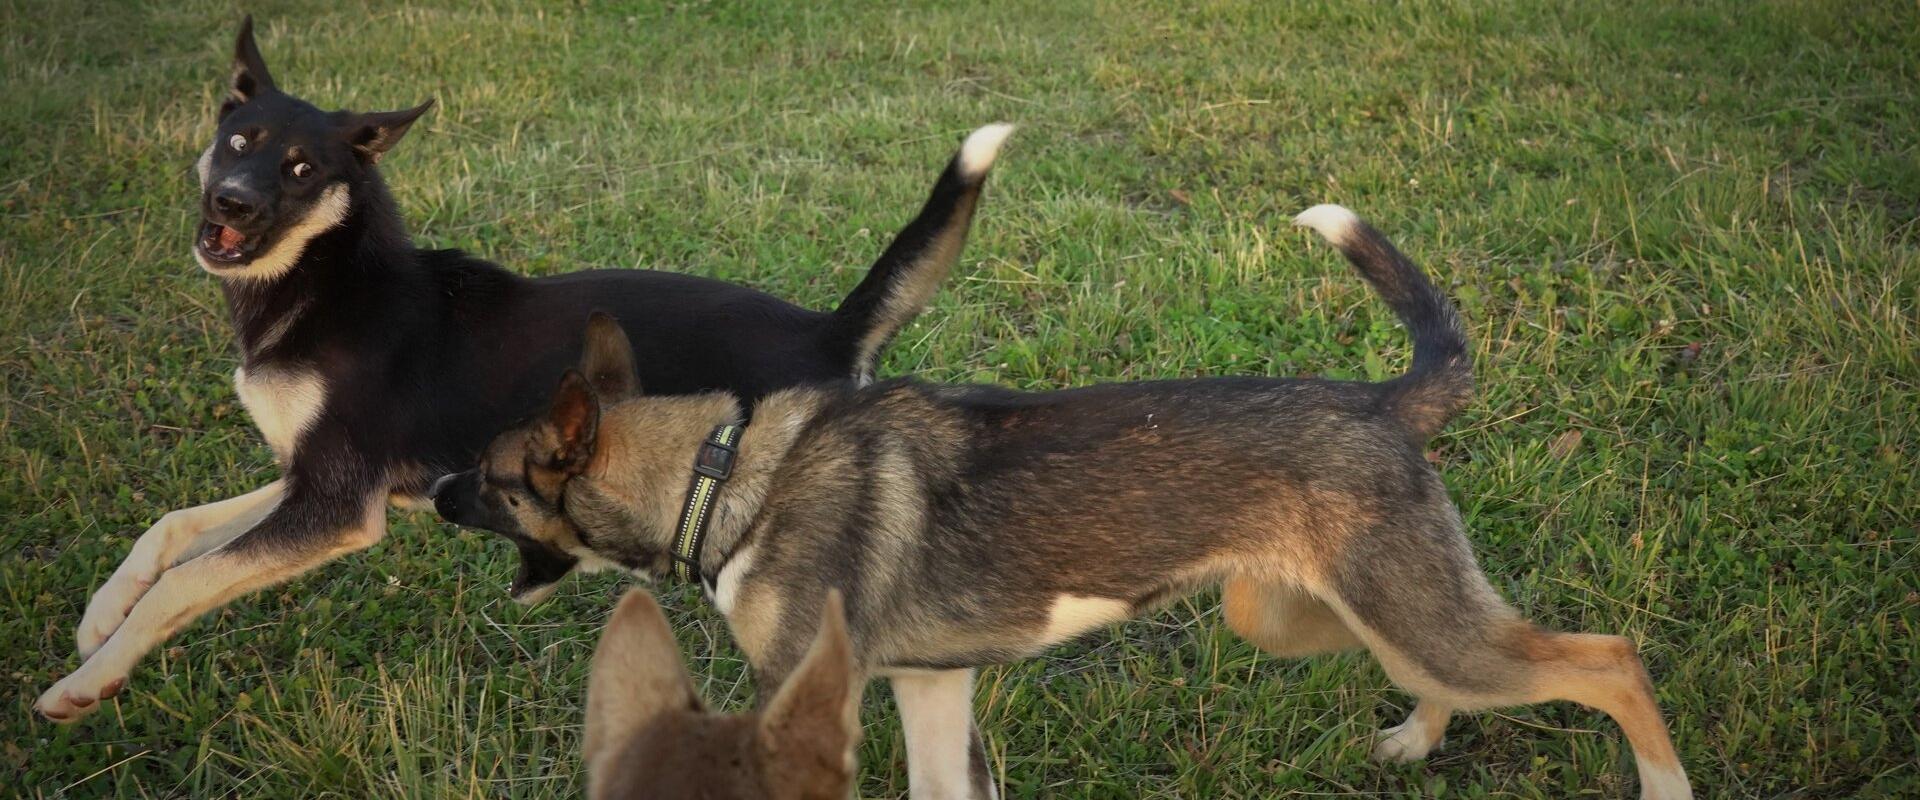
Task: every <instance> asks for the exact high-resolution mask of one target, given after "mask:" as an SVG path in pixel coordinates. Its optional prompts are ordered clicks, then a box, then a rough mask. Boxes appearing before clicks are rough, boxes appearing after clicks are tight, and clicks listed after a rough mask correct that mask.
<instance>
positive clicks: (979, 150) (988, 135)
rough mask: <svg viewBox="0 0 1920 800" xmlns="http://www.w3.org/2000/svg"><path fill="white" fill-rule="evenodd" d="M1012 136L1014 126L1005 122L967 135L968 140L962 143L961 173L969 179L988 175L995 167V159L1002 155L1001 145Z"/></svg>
mask: <svg viewBox="0 0 1920 800" xmlns="http://www.w3.org/2000/svg"><path fill="white" fill-rule="evenodd" d="M1012 135H1013V126H1012V125H1010V124H1008V123H1005V122H996V123H994V124H992V125H988V126H986V127H984V128H981V129H979V130H977V131H974V132H973V133H970V134H967V140H966V141H964V142H961V143H960V172H961V173H962V174H964V175H966V176H967V177H969V178H978V177H980V176H982V175H985V174H987V170H988V169H989V168H991V167H992V166H993V159H994V158H995V157H996V156H998V155H1000V145H1002V144H1005V143H1006V141H1007V137H1008V136H1012Z"/></svg>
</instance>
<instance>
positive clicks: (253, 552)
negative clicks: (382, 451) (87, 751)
mask: <svg viewBox="0 0 1920 800" xmlns="http://www.w3.org/2000/svg"><path fill="white" fill-rule="evenodd" d="M385 534H386V507H385V505H384V503H383V502H382V498H381V497H380V496H379V495H378V494H369V493H361V495H360V496H359V497H357V498H354V497H349V498H341V497H339V496H338V495H332V494H328V493H316V492H307V493H305V494H304V495H303V493H302V492H301V491H300V488H299V487H298V486H297V485H296V486H294V487H292V488H291V489H290V490H289V492H288V495H287V497H286V498H285V499H284V500H283V501H282V502H281V503H280V504H279V505H278V506H276V507H275V508H274V509H273V511H272V512H271V513H269V514H268V515H267V516H266V518H265V519H263V520H261V522H260V524H258V525H256V526H254V527H253V528H252V529H250V530H248V531H247V532H246V533H243V534H241V535H240V536H238V537H237V538H235V539H233V540H232V541H230V542H228V543H226V544H225V545H222V546H221V547H219V548H218V549H215V550H213V551H211V552H208V553H206V554H204V555H201V556H199V557H198V558H194V559H193V560H191V561H186V562H183V563H180V564H178V565H176V566H174V567H173V568H171V569H168V570H166V571H165V572H162V573H160V577H159V579H158V580H156V581H155V582H154V583H153V586H152V588H150V589H148V590H147V592H146V594H145V595H144V596H143V597H141V598H140V601H139V602H138V603H136V604H134V607H133V611H132V613H130V614H128V615H127V619H126V622H125V623H123V624H121V625H120V628H119V630H118V631H116V632H114V634H113V635H112V636H111V637H110V638H108V639H107V641H106V644H105V645H104V646H102V647H100V649H99V650H98V651H96V652H95V653H94V654H93V655H92V656H91V657H89V658H88V659H87V660H86V663H84V664H82V665H81V666H80V668H79V669H78V670H75V671H74V672H73V674H71V675H68V676H67V677H65V678H62V679H61V680H60V682H58V683H55V684H54V685H53V687H52V688H49V689H47V691H46V692H45V693H43V694H41V695H40V699H39V701H38V702H36V703H34V708H35V709H36V710H38V711H39V712H40V713H41V714H43V715H45V716H46V717H47V718H48V719H51V720H54V721H56V722H71V721H73V720H77V719H79V718H80V717H83V716H85V715H86V714H88V713H89V712H91V711H93V710H94V709H96V708H98V707H99V701H100V700H101V699H103V698H107V697H112V696H114V695H116V694H118V693H119V692H120V690H121V689H122V688H124V687H125V686H126V681H127V675H128V673H129V672H130V671H131V670H132V669H133V665H134V664H136V663H139V661H140V659H141V657H143V656H145V655H146V654H147V653H148V652H149V651H151V650H152V649H153V648H154V647H156V646H158V645H160V643H162V642H164V641H166V640H167V638H168V637H170V636H172V635H173V634H174V633H175V632H177V631H178V630H179V629H180V628H182V627H184V626H185V625H187V624H188V623H190V622H192V621H193V620H194V619H195V618H197V617H199V616H200V615H201V614H204V613H206V612H208V611H211V610H213V609H215V608H218V607H220V606H221V605H224V604H225V603H227V602H228V601H230V600H232V599H233V598H235V597H238V596H239V595H242V594H245V593H247V592H251V591H254V590H256V589H260V588H262V587H265V586H269V585H272V584H275V583H279V582H281V581H285V580H288V579H290V578H292V577H294V576H296V575H299V574H301V573H303V572H306V571H308V570H311V569H313V568H314V567H317V566H320V565H321V564H324V563H326V562H328V561H331V560H333V559H335V558H338V557H339V556H341V555H344V554H346V553H350V552H353V551H355V550H364V549H366V548H368V547H371V546H373V544H374V543H375V542H378V541H379V540H380V538H381V537H382V536H384V535H385Z"/></svg>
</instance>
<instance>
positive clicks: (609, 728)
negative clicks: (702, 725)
mask: <svg viewBox="0 0 1920 800" xmlns="http://www.w3.org/2000/svg"><path fill="white" fill-rule="evenodd" d="M673 710H686V711H700V710H702V705H701V703H700V695H699V694H697V693H696V692H695V691H694V686H693V679H692V678H691V677H690V676H688V674H687V668H686V665H685V664H682V663H681V662H680V646H679V644H677V643H676V642H675V641H674V639H673V631H672V630H670V629H669V628H668V627H667V617H666V615H665V614H662V613H660V606H659V605H658V604H657V603H655V602H654V601H653V596H652V595H649V594H647V592H646V590H644V589H634V590H631V591H629V592H627V595H626V597H623V598H621V600H620V605H619V607H618V608H615V609H614V610H613V618H612V619H610V620H608V621H607V630H606V633H604V634H602V635H601V637H600V646H599V647H598V648H597V649H595V650H594V652H593V666H592V669H591V672H590V673H589V674H588V677H587V731H586V743H585V752H583V753H582V754H581V760H582V762H583V763H585V764H586V766H587V776H588V780H589V782H593V781H596V780H597V779H598V778H600V777H601V776H602V775H603V774H604V773H606V771H607V769H608V767H609V766H610V765H611V764H612V763H613V762H614V759H611V758H609V759H602V758H601V756H603V755H607V754H610V753H611V754H613V755H615V756H616V757H617V756H618V754H619V753H620V748H621V746H622V745H624V744H625V743H626V742H628V741H630V740H631V739H633V737H634V736H636V735H638V734H639V733H640V732H641V731H643V730H645V729H646V726H647V725H648V724H649V723H650V722H652V721H653V719H654V717H656V716H658V715H659V714H660V713H661V712H665V711H673Z"/></svg>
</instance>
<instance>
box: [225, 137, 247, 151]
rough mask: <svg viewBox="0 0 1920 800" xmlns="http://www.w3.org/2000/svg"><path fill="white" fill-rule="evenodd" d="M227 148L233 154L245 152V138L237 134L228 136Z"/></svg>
mask: <svg viewBox="0 0 1920 800" xmlns="http://www.w3.org/2000/svg"><path fill="white" fill-rule="evenodd" d="M227 146H228V147H231V148H233V152H236V153H244V152H247V137H245V136H242V135H240V134H238V133H236V134H234V135H232V136H229V137H227Z"/></svg>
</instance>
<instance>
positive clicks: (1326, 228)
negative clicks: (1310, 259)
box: [1293, 203, 1360, 247]
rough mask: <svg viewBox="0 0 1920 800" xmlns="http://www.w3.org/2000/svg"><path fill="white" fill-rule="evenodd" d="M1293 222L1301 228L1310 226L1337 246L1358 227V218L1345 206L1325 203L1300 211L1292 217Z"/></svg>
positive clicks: (1345, 241)
mask: <svg viewBox="0 0 1920 800" xmlns="http://www.w3.org/2000/svg"><path fill="white" fill-rule="evenodd" d="M1293 224H1295V225H1298V226H1300V227H1302V228H1312V229H1313V230H1314V232H1315V233H1318V234H1320V237H1321V238H1323V239H1326V240H1327V241H1328V242H1330V243H1332V244H1333V246H1335V247H1339V246H1340V245H1343V244H1346V243H1347V239H1349V238H1351V237H1352V236H1353V232H1354V231H1356V230H1359V229H1360V218H1359V217H1358V216H1355V215H1354V213H1353V212H1352V211H1348V210H1347V207H1346V206H1341V205H1334V204H1332V203H1325V204H1322V205H1317V206H1314V207H1312V208H1309V209H1307V210H1305V211H1302V212H1300V215H1299V216H1297V217H1294V218H1293Z"/></svg>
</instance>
